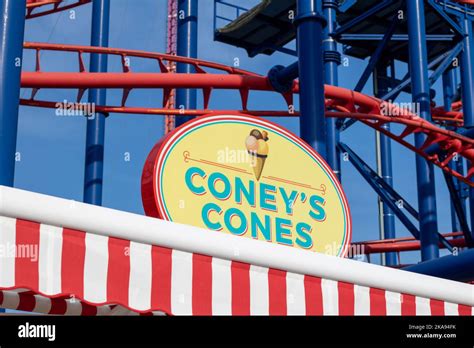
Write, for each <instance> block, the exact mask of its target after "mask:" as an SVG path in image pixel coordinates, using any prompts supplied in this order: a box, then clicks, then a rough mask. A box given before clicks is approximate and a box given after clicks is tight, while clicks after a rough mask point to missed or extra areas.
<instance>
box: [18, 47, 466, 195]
mask: <svg viewBox="0 0 474 348" xmlns="http://www.w3.org/2000/svg"><path fill="white" fill-rule="evenodd" d="M25 49H29V50H35V51H36V69H35V71H34V72H23V74H22V78H21V85H22V87H23V88H32V89H33V93H32V96H31V98H30V99H22V100H21V104H22V105H30V106H37V107H46V108H55V107H56V106H57V103H56V102H55V101H44V100H36V99H35V96H36V95H37V92H38V91H39V90H40V89H43V88H45V89H53V88H67V89H77V90H78V98H77V101H78V102H79V101H80V100H81V99H82V96H83V94H84V92H85V90H86V89H88V88H111V89H123V97H122V103H121V105H120V106H110V105H98V106H96V111H98V112H104V113H112V112H113V113H137V114H151V115H153V114H154V115H178V116H182V115H192V116H201V115H205V114H209V113H211V112H215V111H217V110H210V109H209V102H210V99H211V95H212V91H213V90H219V89H226V90H236V91H239V93H240V95H241V101H242V110H240V111H239V112H242V113H246V114H251V115H256V116H287V117H289V116H297V115H298V113H297V112H294V113H291V112H290V111H288V110H283V111H258V110H248V108H247V104H248V99H249V93H250V92H251V91H270V92H275V91H274V89H273V88H272V86H271V84H270V82H269V80H268V78H267V77H265V76H260V75H257V74H254V73H250V72H248V71H245V70H241V69H236V68H232V67H228V66H225V65H222V64H217V63H211V62H206V61H203V60H199V59H190V58H183V57H178V56H172V55H166V54H159V53H149V52H143V51H132V50H122V49H114V48H101V47H86V46H71V45H57V44H43V43H26V44H25ZM41 51H61V52H65V53H69V54H74V55H76V56H77V59H78V65H79V68H78V72H45V71H42V70H41V63H40V56H41V55H40V52H41ZM90 53H95V54H108V55H112V56H119V57H120V58H121V61H122V72H119V73H89V72H87V71H86V68H85V64H84V59H83V55H84V54H90ZM133 57H137V58H146V59H152V60H155V61H156V63H157V64H156V65H157V70H158V69H159V72H152V73H134V72H132V71H131V69H130V66H129V64H127V63H126V62H127V59H128V58H133ZM170 62H174V63H178V62H179V63H184V64H191V65H193V66H194V68H195V70H196V72H197V73H195V74H177V73H172V72H170V71H169V69H168V66H169V63H170ZM206 69H207V70H209V69H212V70H214V71H215V72H212V73H211V72H208V71H206ZM176 88H195V89H200V90H202V93H203V100H204V102H203V105H204V109H202V110H177V109H173V108H169V107H167V106H168V105H169V98H170V97H171V96H172V91H173V90H174V89H176ZM132 89H162V90H163V102H162V105H161V107H157V108H143V107H133V106H128V105H126V102H127V98H128V95H129V93H130V91H131V90H132ZM298 92H299V86H298V83H297V82H295V83H294V85H293V89H292V91H291V92H289V93H286V94H285V95H283V97H284V99H285V100H286V102H287V104H288V105H289V106H291V105H293V98H294V94H296V93H298ZM275 93H277V92H275ZM325 94H326V106H327V110H328V111H327V113H326V115H327V117H337V118H355V119H357V120H359V121H360V122H362V123H364V124H366V125H367V126H369V127H372V128H373V129H376V130H378V131H380V132H381V133H383V134H385V135H387V136H388V137H390V138H391V139H393V140H395V141H397V142H398V143H400V144H402V145H403V146H405V147H407V148H408V149H410V150H412V151H414V152H416V153H417V154H419V155H420V156H423V157H424V158H425V159H427V160H428V161H430V162H432V163H433V164H435V165H436V166H438V167H440V168H441V169H442V170H444V171H445V172H447V173H449V174H451V175H453V176H454V177H456V178H458V179H460V180H462V181H463V182H465V183H467V184H468V185H470V186H474V182H471V178H472V176H473V175H474V167H473V166H472V164H474V140H473V139H470V138H467V137H464V136H462V135H460V134H458V133H455V132H452V131H448V130H445V129H443V128H440V127H438V126H436V125H434V124H432V123H430V122H428V121H425V120H423V119H421V118H420V117H418V116H416V115H414V114H411V113H409V112H408V111H406V110H401V109H397V107H395V106H394V105H391V104H388V103H386V102H383V101H381V100H379V99H377V98H373V97H369V96H367V95H364V94H361V93H358V92H354V91H351V90H348V89H344V88H340V87H334V86H326V89H325ZM289 109H290V108H289ZM383 110H391V113H392V114H396V115H397V116H387V115H385V114H384V112H383ZM435 110H436V109H435ZM219 111H220V112H222V113H226V112H235V110H219ZM387 123H398V124H400V125H403V126H404V129H403V131H402V132H401V133H400V134H396V133H394V132H391V131H387V130H386V129H385V128H384V127H383V126H384V125H385V124H387ZM415 133H423V134H425V135H426V141H425V143H424V144H423V146H421V147H415V146H414V145H412V144H411V143H410V142H409V141H408V139H407V137H408V136H410V135H412V134H415ZM435 143H436V144H439V145H440V146H441V149H442V150H443V152H444V155H443V157H442V158H441V157H440V156H439V155H438V154H434V155H429V154H428V153H427V152H426V149H427V148H428V147H429V146H430V145H432V144H435ZM456 156H462V157H464V158H465V159H466V160H467V161H468V163H469V164H470V169H469V171H468V173H467V174H466V175H464V174H462V173H459V172H457V171H455V170H453V169H451V168H450V166H449V163H450V162H451V161H452V160H453V159H455V157H456Z"/></svg>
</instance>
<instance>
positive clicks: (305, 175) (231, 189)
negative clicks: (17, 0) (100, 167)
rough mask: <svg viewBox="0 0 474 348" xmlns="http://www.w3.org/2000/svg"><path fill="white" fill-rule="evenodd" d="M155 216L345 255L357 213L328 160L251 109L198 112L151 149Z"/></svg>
mask: <svg viewBox="0 0 474 348" xmlns="http://www.w3.org/2000/svg"><path fill="white" fill-rule="evenodd" d="M142 199H143V205H144V208H145V212H146V214H147V215H149V216H154V217H158V218H161V219H165V220H169V221H174V222H178V223H183V224H189V225H193V226H198V227H203V228H206V229H210V230H216V231H222V232H226V233H230V234H233V235H237V236H244V237H248V238H253V239H257V240H262V241H267V242H271V243H278V244H282V245H287V246H291V247H296V248H300V249H305V250H311V251H315V252H320V253H325V254H330V255H334V256H345V255H346V253H347V250H348V245H349V243H350V241H351V218H350V212H349V207H348V204H347V200H346V197H345V195H344V192H343V190H342V188H341V185H340V184H339V182H338V180H337V178H336V177H335V175H334V174H333V172H332V170H331V169H330V168H329V166H328V165H327V163H326V162H325V161H324V160H323V159H322V158H321V157H320V156H319V155H318V154H317V153H316V152H315V151H314V150H313V149H312V148H311V147H310V146H308V145H307V144H306V143H304V142H303V141H302V140H301V139H299V138H298V137H297V136H295V135H294V134H292V133H291V132H289V131H287V130H285V129H284V128H282V127H280V126H278V125H276V124H273V123H271V122H268V121H266V120H263V119H260V118H256V117H249V116H244V115H210V116H205V117H200V118H196V119H194V120H192V121H190V122H188V123H186V124H185V125H183V126H182V127H180V128H178V129H176V130H175V131H174V132H172V133H170V134H169V135H168V136H167V137H165V138H164V139H163V140H162V141H160V142H159V143H158V144H157V145H156V146H155V147H154V148H153V150H152V151H151V153H150V155H149V156H148V159H147V161H146V164H145V167H144V171H143V175H142Z"/></svg>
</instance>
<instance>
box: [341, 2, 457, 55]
mask: <svg viewBox="0 0 474 348" xmlns="http://www.w3.org/2000/svg"><path fill="white" fill-rule="evenodd" d="M425 3H426V6H425V9H426V12H425V18H426V34H427V46H428V47H427V48H428V59H429V60H432V59H434V58H435V57H437V56H439V55H440V54H442V53H444V52H447V51H449V50H450V49H451V48H452V47H453V44H454V43H455V42H456V41H460V40H461V38H462V36H461V33H460V29H459V28H458V26H457V24H456V22H455V19H454V18H450V17H449V15H447V14H446V12H444V13H443V12H442V11H439V10H438V9H439V7H438V6H439V5H437V4H436V3H435V2H434V1H429V0H428V1H425ZM399 16H400V18H401V19H400V23H399V25H398V26H397V28H396V29H395V32H394V33H393V36H392V39H391V40H390V42H388V43H387V46H386V47H385V50H384V51H385V52H387V54H389V55H390V58H395V59H397V60H400V61H403V62H407V61H408V35H407V33H408V28H407V22H406V11H405V6H404V1H403V0H399V1H393V0H385V1H380V0H364V1H357V2H356V3H355V4H354V5H353V6H352V7H351V8H350V9H349V10H348V11H346V12H345V13H340V14H339V15H338V22H339V24H340V27H339V28H338V30H337V31H336V33H335V37H336V38H337V40H338V41H339V42H340V43H342V44H343V45H345V46H344V53H345V54H347V55H349V56H353V57H357V58H361V59H365V58H367V57H369V56H371V55H372V54H373V53H374V51H375V50H376V49H377V46H378V44H379V42H380V40H382V38H383V36H384V35H385V33H386V32H387V31H388V30H389V28H390V26H391V24H392V21H394V20H396V19H397V17H399ZM447 23H448V25H446V24H447Z"/></svg>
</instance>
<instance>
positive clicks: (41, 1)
mask: <svg viewBox="0 0 474 348" xmlns="http://www.w3.org/2000/svg"><path fill="white" fill-rule="evenodd" d="M91 1H92V0H74V1H72V2H71V3H66V2H65V1H63V0H27V1H26V19H31V18H37V17H42V16H46V15H49V14H53V13H56V12H61V11H66V10H70V9H72V8H74V7H77V6H81V5H85V4H88V3H90V2H91Z"/></svg>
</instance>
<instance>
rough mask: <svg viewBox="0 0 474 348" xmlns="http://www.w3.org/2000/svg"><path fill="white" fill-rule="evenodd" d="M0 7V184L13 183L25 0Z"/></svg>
mask: <svg viewBox="0 0 474 348" xmlns="http://www.w3.org/2000/svg"><path fill="white" fill-rule="evenodd" d="M0 11H1V13H0V14H1V16H2V17H1V18H0V24H1V29H0V30H1V34H2V36H1V40H2V41H1V47H0V185H3V186H10V187H13V184H14V180H15V152H16V138H17V130H18V106H19V105H20V100H19V98H20V77H21V66H22V60H23V37H24V32H25V11H26V0H3V1H1V2H0ZM3 312H5V310H4V309H3V308H0V313H3Z"/></svg>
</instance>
